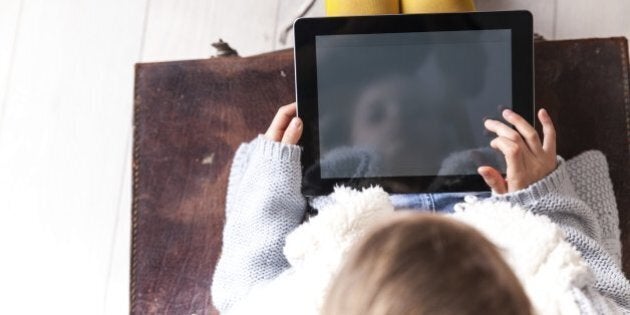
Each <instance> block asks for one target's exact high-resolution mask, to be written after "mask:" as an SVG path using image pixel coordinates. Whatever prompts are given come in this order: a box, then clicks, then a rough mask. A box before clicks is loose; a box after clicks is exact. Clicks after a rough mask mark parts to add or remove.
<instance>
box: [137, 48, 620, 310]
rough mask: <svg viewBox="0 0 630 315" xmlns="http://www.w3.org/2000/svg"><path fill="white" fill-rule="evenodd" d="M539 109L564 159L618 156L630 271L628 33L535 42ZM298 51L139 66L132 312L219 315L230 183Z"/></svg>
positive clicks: (282, 94) (290, 88) (289, 95)
mask: <svg viewBox="0 0 630 315" xmlns="http://www.w3.org/2000/svg"><path fill="white" fill-rule="evenodd" d="M535 55H536V56H535V57H536V62H535V64H536V103H537V105H538V106H543V107H545V108H547V109H548V110H549V112H550V113H551V116H552V118H553V119H554V121H555V123H556V125H557V129H558V152H559V154H561V155H562V156H564V157H565V158H570V157H572V156H575V155H577V154H578V153H580V152H582V151H584V150H589V149H598V150H601V151H603V152H604V154H606V156H607V157H608V161H609V164H610V175H611V178H612V181H613V184H614V188H615V195H616V198H617V203H618V206H619V211H620V222H621V229H622V241H623V266H624V270H625V272H626V274H630V91H629V90H630V83H629V81H628V72H629V68H628V46H627V41H626V39H625V38H610V39H585V40H568V41H548V42H546V41H542V42H537V43H536V45H535ZM293 75H294V72H293V52H292V51H291V50H284V51H278V52H273V53H268V54H264V55H259V56H254V57H248V58H240V57H221V58H211V59H207V60H192V61H175V62H165V63H145V64H138V65H137V66H136V86H135V113H134V127H135V129H134V157H133V170H134V174H133V180H134V183H133V210H132V211H133V225H132V228H133V232H132V233H133V235H132V254H131V257H132V258H131V312H132V313H134V314H198V315H200V314H217V312H216V310H214V308H213V307H212V297H211V296H210V289H209V288H210V284H211V280H212V273H213V270H214V265H215V263H216V260H217V258H218V257H219V254H220V252H221V232H222V227H223V221H224V214H223V210H224V202H225V192H226V183H227V176H228V171H229V166H230V162H231V158H232V155H233V154H234V151H235V149H236V148H237V146H238V145H239V143H241V142H243V141H247V140H250V139H252V138H253V137H254V136H255V135H256V134H257V133H260V132H262V131H264V130H265V129H266V127H267V124H268V122H269V121H270V120H271V118H272V117H273V115H274V113H275V111H276V109H277V107H279V106H280V105H283V104H287V103H290V102H292V101H294V98H295V93H294V80H293Z"/></svg>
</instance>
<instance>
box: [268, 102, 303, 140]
mask: <svg viewBox="0 0 630 315" xmlns="http://www.w3.org/2000/svg"><path fill="white" fill-rule="evenodd" d="M295 114H296V106H295V103H291V104H289V105H284V106H282V107H280V109H278V112H277V113H276V116H275V117H274V118H273V120H272V121H271V124H270V125H269V129H267V132H265V137H266V138H267V139H269V140H272V141H280V140H282V136H283V135H284V131H285V130H286V129H287V126H288V125H289V123H290V122H291V119H292V118H293V117H295Z"/></svg>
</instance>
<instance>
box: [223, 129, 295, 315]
mask: <svg viewBox="0 0 630 315" xmlns="http://www.w3.org/2000/svg"><path fill="white" fill-rule="evenodd" d="M300 154H301V151H300V147H298V146H295V145H285V144H281V143H278V142H273V141H270V140H267V139H265V138H264V137H263V136H262V135H259V136H258V137H257V138H256V139H254V140H253V141H252V142H250V143H247V144H243V145H241V146H240V147H239V149H238V150H237V152H236V154H235V157H234V160H233V163H232V167H231V170H230V176H229V179H228V189H227V198H226V209H225V226H224V228H223V248H222V252H221V256H220V258H219V261H218V263H217V266H216V268H215V272H214V276H213V280H212V288H211V291H212V299H213V303H214V305H215V307H216V308H217V309H218V310H219V311H220V312H221V313H224V312H227V311H228V310H229V309H230V308H231V307H232V306H233V305H234V304H235V303H236V302H238V301H239V300H241V299H242V298H244V297H245V296H246V295H247V293H248V292H249V291H250V290H251V289H252V288H253V287H255V286H258V285H260V284H263V283H265V282H266V281H269V280H272V279H274V278H275V277H277V276H278V275H279V274H280V273H282V271H284V270H285V269H287V268H288V267H289V264H288V262H287V261H286V259H285V257H284V255H283V252H282V249H283V247H284V242H285V238H286V236H287V234H289V233H290V232H291V231H292V230H293V229H294V228H296V227H297V226H298V225H299V224H300V223H301V221H302V218H303V216H304V212H305V207H306V200H305V198H304V197H303V196H302V193H301V180H302V171H301V166H300Z"/></svg>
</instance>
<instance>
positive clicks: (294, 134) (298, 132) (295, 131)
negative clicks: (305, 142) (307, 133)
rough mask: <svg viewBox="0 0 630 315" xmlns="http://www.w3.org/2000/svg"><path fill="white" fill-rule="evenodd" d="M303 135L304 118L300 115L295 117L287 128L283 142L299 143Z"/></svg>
mask: <svg viewBox="0 0 630 315" xmlns="http://www.w3.org/2000/svg"><path fill="white" fill-rule="evenodd" d="M301 136H302V120H301V119H300V118H299V117H293V119H292V120H291V123H289V126H288V127H287V130H286V131H285V132H284V135H283V136H282V143H284V144H297V143H298V141H299V140H300V137H301Z"/></svg>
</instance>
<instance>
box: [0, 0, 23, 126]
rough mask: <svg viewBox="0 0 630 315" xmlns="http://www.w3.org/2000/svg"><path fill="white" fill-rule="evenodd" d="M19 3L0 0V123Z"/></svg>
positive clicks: (9, 72) (16, 0) (12, 0)
mask: <svg viewBox="0 0 630 315" xmlns="http://www.w3.org/2000/svg"><path fill="white" fill-rule="evenodd" d="M21 5H22V1H21V0H0V123H1V122H2V116H3V113H4V111H3V108H4V103H5V102H6V91H7V88H8V83H9V76H10V74H11V69H12V67H11V64H12V59H13V47H14V43H15V39H16V38H17V35H18V33H19V31H18V19H19V16H20V9H21ZM0 126H2V125H0ZM0 131H1V128H0Z"/></svg>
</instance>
